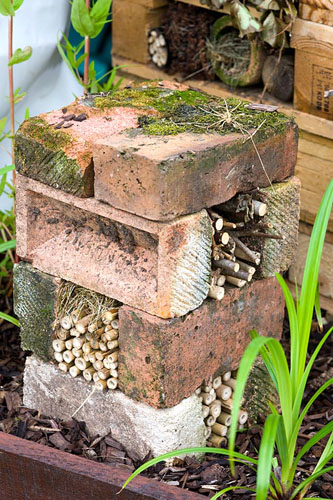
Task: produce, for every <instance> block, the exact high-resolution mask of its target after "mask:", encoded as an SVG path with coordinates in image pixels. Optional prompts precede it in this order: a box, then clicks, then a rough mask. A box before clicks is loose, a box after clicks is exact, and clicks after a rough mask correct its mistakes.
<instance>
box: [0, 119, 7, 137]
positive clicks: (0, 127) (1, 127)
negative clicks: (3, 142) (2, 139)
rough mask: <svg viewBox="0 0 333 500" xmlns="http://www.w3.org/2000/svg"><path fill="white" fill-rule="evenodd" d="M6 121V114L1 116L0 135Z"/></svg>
mask: <svg viewBox="0 0 333 500" xmlns="http://www.w3.org/2000/svg"><path fill="white" fill-rule="evenodd" d="M6 121H7V117H6V116H4V117H3V118H1V120H0V136H1V135H2V134H3V131H4V130H5V126H6Z"/></svg>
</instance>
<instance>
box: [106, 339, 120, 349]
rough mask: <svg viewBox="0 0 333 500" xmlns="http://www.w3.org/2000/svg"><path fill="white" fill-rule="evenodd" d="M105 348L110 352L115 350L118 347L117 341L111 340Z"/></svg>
mask: <svg viewBox="0 0 333 500" xmlns="http://www.w3.org/2000/svg"><path fill="white" fill-rule="evenodd" d="M107 347H108V349H109V350H110V351H113V350H114V349H117V348H118V347H119V343H118V340H111V341H109V342H108V343H107Z"/></svg>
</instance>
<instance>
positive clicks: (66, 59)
mask: <svg viewBox="0 0 333 500" xmlns="http://www.w3.org/2000/svg"><path fill="white" fill-rule="evenodd" d="M63 36H64V38H65V35H64V34H63ZM57 48H58V51H59V54H60V55H61V57H62V59H63V60H64V61H65V63H66V64H67V66H68V68H69V70H70V72H71V73H72V75H73V76H74V78H75V80H76V81H77V82H78V83H79V84H80V85H82V86H83V82H82V80H81V79H80V78H79V77H78V76H77V74H76V73H75V71H74V69H73V66H72V65H71V63H70V62H69V60H68V57H67V56H66V54H65V51H64V48H63V45H62V44H61V42H60V41H59V39H57Z"/></svg>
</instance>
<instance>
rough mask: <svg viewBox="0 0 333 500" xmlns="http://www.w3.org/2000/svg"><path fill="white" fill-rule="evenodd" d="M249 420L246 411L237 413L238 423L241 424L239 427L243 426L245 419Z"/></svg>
mask: <svg viewBox="0 0 333 500" xmlns="http://www.w3.org/2000/svg"><path fill="white" fill-rule="evenodd" d="M248 418H249V414H248V413H247V411H245V410H240V412H239V413H238V422H239V423H240V424H241V425H244V424H245V422H247V419H248Z"/></svg>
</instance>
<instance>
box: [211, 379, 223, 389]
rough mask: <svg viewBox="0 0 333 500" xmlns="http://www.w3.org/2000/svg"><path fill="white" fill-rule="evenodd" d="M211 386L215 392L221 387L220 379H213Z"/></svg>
mask: <svg viewBox="0 0 333 500" xmlns="http://www.w3.org/2000/svg"><path fill="white" fill-rule="evenodd" d="M212 385H213V389H215V390H216V389H217V388H218V387H220V385H222V377H215V378H214V379H213V383H212Z"/></svg>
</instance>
